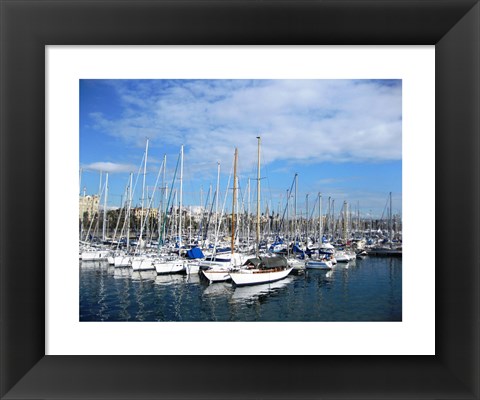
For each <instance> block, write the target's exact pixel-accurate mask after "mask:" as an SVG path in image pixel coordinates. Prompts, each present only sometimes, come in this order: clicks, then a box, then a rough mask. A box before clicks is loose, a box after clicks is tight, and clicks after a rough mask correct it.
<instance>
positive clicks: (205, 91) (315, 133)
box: [91, 80, 402, 169]
mask: <svg viewBox="0 0 480 400" xmlns="http://www.w3.org/2000/svg"><path fill="white" fill-rule="evenodd" d="M112 85H113V87H114V88H115V89H116V92H117V94H118V97H119V100H120V101H121V104H122V106H123V110H122V116H121V118H118V119H117V118H115V119H114V118H112V117H109V116H106V115H103V114H100V113H95V114H91V118H92V119H93V122H94V124H95V127H96V128H97V129H98V130H100V131H103V132H104V133H107V134H109V135H111V136H114V137H117V138H119V139H121V140H123V141H124V142H125V144H127V145H130V146H131V145H134V146H137V147H143V146H144V143H145V137H149V138H150V139H151V140H152V142H155V143H156V144H157V145H158V146H160V147H161V146H162V145H174V146H180V145H181V144H185V145H186V148H185V150H186V158H187V157H188V158H189V159H190V160H191V161H194V162H197V163H198V164H199V165H208V164H211V165H213V167H212V168H213V169H214V168H215V163H216V161H217V160H218V161H221V162H222V164H229V163H231V159H232V158H233V151H234V150H233V149H234V147H238V148H239V153H240V158H241V163H242V164H243V165H244V166H247V167H249V166H251V165H254V163H255V159H256V146H257V141H256V139H255V137H256V136H258V135H261V137H262V143H263V146H262V158H263V161H264V162H266V163H269V162H272V161H286V162H312V161H316V162H321V161H336V162H344V161H367V162H369V161H383V160H400V159H401V156H402V154H401V142H402V98H401V85H382V84H379V83H378V82H374V81H347V80H315V81H311V80H274V81H265V80H259V81H244V80H233V81H208V80H200V81H186V80H185V81H174V82H173V81H130V82H129V81H113V82H112Z"/></svg>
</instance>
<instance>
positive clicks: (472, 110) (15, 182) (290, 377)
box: [0, 0, 480, 399]
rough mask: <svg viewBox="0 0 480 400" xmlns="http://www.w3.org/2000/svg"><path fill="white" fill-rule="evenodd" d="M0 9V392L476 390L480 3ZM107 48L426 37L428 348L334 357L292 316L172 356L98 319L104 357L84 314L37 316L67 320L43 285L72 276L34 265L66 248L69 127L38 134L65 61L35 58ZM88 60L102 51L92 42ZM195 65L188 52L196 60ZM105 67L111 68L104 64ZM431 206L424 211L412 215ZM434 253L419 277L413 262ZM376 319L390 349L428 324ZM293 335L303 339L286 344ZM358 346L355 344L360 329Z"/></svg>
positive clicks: (288, 394) (400, 393) (361, 393)
mask: <svg viewBox="0 0 480 400" xmlns="http://www.w3.org/2000/svg"><path fill="white" fill-rule="evenodd" d="M1 10H2V13H1V14H2V21H1V24H2V31H1V57H0V59H1V70H2V74H1V80H2V82H1V87H2V89H1V105H2V106H1V110H0V111H1V118H0V120H1V137H0V140H1V146H0V149H1V150H0V151H1V163H2V164H1V169H0V171H1V182H0V183H1V207H0V211H1V219H0V221H1V222H0V223H1V242H0V246H1V247H0V250H1V251H0V254H1V277H2V279H1V285H2V286H1V318H2V324H1V338H2V340H1V351H0V354H1V387H0V390H1V396H2V398H5V399H18V398H92V399H93V398H99V397H102V398H192V399H194V398H260V397H261V398H365V397H368V398H370V397H371V398H465V399H470V398H471V399H474V398H479V396H480V392H479V386H478V376H479V375H480V374H479V368H478V367H479V365H478V359H479V348H478V337H479V331H478V329H479V315H480V314H479V311H480V310H479V297H478V289H479V288H478V282H479V271H478V261H479V259H478V258H479V257H478V256H479V253H478V250H477V246H476V243H477V241H478V239H479V237H478V236H479V232H478V231H479V189H478V188H479V179H480V177H479V162H478V153H479V150H480V146H479V144H480V143H479V137H480V136H479V133H480V132H479V128H480V123H479V111H478V110H479V97H480V96H479V94H480V82H479V74H478V71H479V70H480V65H479V59H480V57H479V53H480V47H479V45H480V43H479V36H480V35H479V27H480V5H479V4H478V1H474V0H470V1H443V2H425V1H393V2H389V1H380V2H375V3H372V2H364V1H362V0H359V1H355V2H300V3H298V4H296V3H295V4H294V3H292V4H288V3H285V2H267V3H250V2H246V3H245V2H237V1H232V2H228V3H222V2H198V3H195V2H185V3H180V4H176V3H168V2H167V3H166V2H162V1H140V2H133V1H126V2H115V1H99V2H95V3H91V2H87V3H85V2H81V1H75V0H73V1H65V2H49V1H41V0H40V1H36V2H11V1H2V2H1ZM346 26H348V29H345V27H346ZM115 45H121V46H132V48H131V50H132V51H137V50H138V49H140V50H144V51H148V50H149V48H148V46H152V51H153V49H154V47H155V46H163V47H164V48H165V47H166V48H170V49H171V48H174V47H175V46H187V47H189V48H193V49H194V51H201V50H202V46H203V47H205V46H211V47H213V48H215V47H216V48H223V49H229V48H232V49H233V50H234V49H235V48H236V49H238V48H240V47H241V46H252V47H254V48H255V49H258V51H261V50H262V49H263V50H264V53H265V54H267V53H268V51H269V50H268V49H269V48H271V47H272V46H277V47H278V49H280V48H281V46H291V47H292V48H296V49H303V50H304V51H305V53H309V49H314V48H315V46H339V45H343V46H345V47H344V50H345V52H347V51H348V50H351V47H352V46H355V45H362V46H365V45H377V46H399V47H398V48H400V49H401V48H402V45H409V46H411V45H414V46H420V47H421V46H434V50H435V88H434V90H435V138H434V140H433V141H430V142H428V141H426V142H425V141H422V138H425V135H427V133H426V131H425V132H422V131H421V130H420V131H418V132H416V133H415V135H417V137H418V139H417V140H413V141H411V142H410V141H409V147H410V148H411V147H414V151H415V152H416V153H418V154H427V153H429V152H430V153H431V152H432V149H433V148H434V150H435V157H434V160H432V159H431V158H427V157H425V159H424V160H425V161H424V165H423V166H422V165H421V164H419V165H418V166H416V168H417V171H418V172H417V173H418V174H419V175H421V174H422V172H424V171H422V170H429V169H430V170H431V169H433V168H434V170H435V179H434V182H431V181H430V182H425V183H424V186H425V187H426V186H428V185H430V187H433V186H434V187H435V199H432V198H428V197H426V196H424V195H423V192H422V187H421V186H420V187H419V191H418V193H417V197H418V198H415V204H416V206H415V207H416V208H418V209H420V210H425V211H424V212H423V214H422V213H420V216H419V217H418V218H417V221H416V224H417V225H416V229H415V231H416V235H415V238H416V241H417V242H421V241H423V239H424V243H430V245H429V246H428V247H427V248H425V249H424V250H425V253H427V254H428V253H431V254H432V257H431V260H432V261H431V263H430V264H429V263H428V261H427V262H422V263H415V262H413V263H411V264H412V265H409V268H410V271H418V277H422V278H421V280H420V279H419V280H420V281H422V282H424V285H425V287H426V286H428V284H432V283H433V282H434V283H435V299H434V301H435V315H434V318H435V338H434V346H433V345H432V344H431V343H430V348H433V347H434V350H435V351H434V354H433V353H431V352H429V353H428V355H404V356H393V355H382V356H379V355H374V354H375V353H369V352H368V351H365V352H363V353H362V352H361V351H359V352H355V351H351V350H348V351H345V352H344V353H341V352H336V353H332V354H344V355H343V356H341V357H340V356H334V355H318V353H315V352H314V351H312V355H310V354H309V353H308V348H309V344H310V346H311V348H315V345H316V343H318V342H319V341H322V346H323V347H324V348H327V347H328V336H327V339H325V338H324V337H318V336H320V335H316V336H312V335H306V334H305V332H302V331H299V330H295V328H293V329H292V331H290V330H289V331H288V332H281V331H280V329H276V328H272V331H271V332H269V333H270V334H271V335H272V336H273V335H275V336H276V335H278V336H282V334H283V336H284V339H285V340H284V341H285V342H286V346H288V347H289V349H290V350H289V351H288V352H278V353H273V352H267V351H265V352H264V353H262V352H261V351H260V352H258V354H267V353H268V354H279V355H268V356H267V355H255V356H253V355H251V354H253V353H251V352H248V351H243V350H242V352H240V353H234V352H228V351H226V352H225V353H224V354H225V355H222V356H220V355H215V356H213V355H208V354H209V353H208V352H207V351H203V352H202V351H200V352H198V353H194V352H193V351H192V348H193V347H194V346H198V347H201V346H203V345H204V344H205V339H206V338H205V336H204V334H202V333H201V332H200V331H199V330H198V331H197V332H195V327H194V326H193V327H192V328H191V330H190V333H189V338H190V337H191V339H192V342H193V343H194V346H190V347H188V346H187V348H188V350H187V351H184V352H182V351H180V350H179V351H176V350H175V349H174V351H172V352H171V353H165V352H163V353H156V352H155V351H153V350H152V352H151V353H149V352H148V350H147V351H144V352H140V351H139V352H137V353H136V352H135V350H133V351H125V349H126V348H127V346H128V347H129V348H133V349H135V344H136V343H138V348H140V344H142V345H145V344H146V345H147V348H148V345H149V344H150V343H151V346H152V348H153V347H155V346H156V343H157V341H158V342H162V340H163V341H167V342H168V345H167V346H165V347H171V348H175V346H178V347H179V348H181V347H182V346H183V347H185V346H186V345H185V341H184V339H185V338H182V337H179V336H178V337H175V335H173V336H169V337H168V338H167V336H166V335H165V331H164V332H163V335H164V336H163V337H162V331H161V330H159V331H157V332H155V336H154V337H148V340H144V338H143V337H141V333H139V332H134V334H133V335H128V334H127V335H126V336H125V337H123V338H122V341H120V342H119V343H115V338H116V337H115V335H117V336H119V337H121V335H124V334H125V332H124V331H123V330H124V329H126V328H124V327H123V325H121V324H122V322H109V323H107V324H108V326H109V329H111V332H110V336H109V335H107V336H102V335H100V334H99V335H97V337H96V340H97V343H96V345H97V346H98V347H100V348H102V347H103V349H107V348H112V347H115V346H116V348H117V349H118V352H115V351H108V352H107V351H106V352H105V353H103V354H109V355H100V354H102V353H101V352H97V351H95V350H94V347H93V346H91V347H90V351H89V343H92V341H91V337H88V335H91V333H88V335H87V331H86V328H84V327H86V326H88V324H90V328H92V327H93V328H94V325H92V324H95V323H96V322H83V325H82V332H84V333H85V335H84V336H83V338H82V336H81V334H80V336H73V335H70V334H69V333H67V332H63V333H61V334H60V335H59V331H57V330H56V328H55V327H54V326H52V325H50V324H49V321H50V320H51V318H52V316H53V314H54V313H58V310H60V311H62V310H64V312H65V314H64V318H65V319H66V320H68V319H69V318H70V314H69V312H70V311H69V309H68V308H67V307H66V305H67V303H68V301H67V300H65V301H64V302H63V301H62V299H58V298H57V297H55V295H54V293H55V291H56V290H57V289H58V286H62V285H65V287H66V288H68V283H67V282H62V281H61V280H60V282H58V281H52V280H51V279H50V278H51V276H46V273H47V272H48V274H51V273H52V271H54V270H53V269H52V268H51V262H52V261H51V260H52V252H56V251H58V252H59V253H61V252H62V251H63V250H62V246H63V245H62V240H61V238H62V236H64V235H65V231H64V230H63V229H62V228H61V227H60V228H58V227H57V226H56V225H54V224H52V223H51V222H50V221H52V219H51V217H52V214H55V215H57V214H59V215H63V214H64V213H65V214H67V215H69V214H68V213H69V211H68V207H67V206H66V207H63V206H62V200H63V201H66V200H65V199H68V196H67V195H64V194H63V193H62V190H65V191H67V188H68V187H70V186H71V182H69V180H68V176H67V177H66V179H65V180H55V181H52V180H51V179H48V178H47V177H48V176H50V175H49V173H50V172H51V169H52V166H55V168H57V167H58V165H56V164H55V163H54V162H53V160H56V159H57V157H58V156H59V155H60V156H61V155H62V154H70V153H68V152H69V146H70V144H69V142H68V140H70V139H71V138H72V137H75V135H76V133H75V132H73V131H72V132H70V131H68V130H66V131H64V132H63V133H62V134H63V135H64V136H59V137H57V138H56V139H55V140H56V141H60V143H61V144H60V146H57V147H54V148H52V147H50V145H49V143H48V140H47V142H46V127H47V129H48V130H49V131H50V130H51V129H53V128H52V124H53V125H54V124H55V123H56V120H57V117H56V116H55V115H51V114H50V113H48V112H46V104H47V100H46V99H47V98H48V96H49V90H51V88H50V86H49V84H50V83H51V81H52V80H53V79H54V78H55V77H58V76H61V75H63V74H65V75H67V74H68V73H69V72H68V70H69V68H65V69H64V70H61V69H60V70H56V72H55V74H53V75H51V74H50V72H49V71H51V67H52V65H48V64H47V65H46V64H45V63H46V62H47V63H48V62H49V60H53V58H52V57H51V54H52V53H49V47H50V48H52V47H59V46H64V47H65V49H67V48H68V47H71V48H73V49H75V48H77V49H82V48H84V49H86V47H85V46H115ZM137 46H140V47H137ZM255 46H256V47H255ZM262 46H263V47H262ZM98 48H99V49H100V47H98ZM135 49H137V50H135ZM195 49H196V50H195ZM106 51H107V50H106V48H105V52H106ZM312 51H313V50H312ZM137 54H139V53H137ZM164 54H165V53H164ZM298 54H300V53H298ZM72 55H73V53H72ZM163 57H165V56H164V55H163ZM72 58H73V56H72ZM250 58H251V57H250ZM261 60H262V57H261V56H260V55H259V57H258V60H257V62H258V63H259V64H262V62H261ZM298 60H301V58H299V59H298ZM420 60H423V59H422V58H421V57H420V56H419V57H418V58H417V59H416V62H418V63H419V64H421V61H420ZM96 61H97V62H98V64H102V63H101V56H100V53H99V57H98V58H97V60H96ZM137 61H138V63H141V62H142V61H143V59H142V58H141V57H139V58H138V59H137ZM371 61H372V62H373V58H372V60H371ZM89 62H90V63H91V62H95V60H93V61H92V60H91V59H90V61H89ZM399 62H400V61H399ZM165 63H166V61H165ZM193 63H194V62H191V64H193ZM254 63H255V60H253V61H252V64H254ZM266 63H267V62H266V61H265V62H263V64H262V65H265V64H266ZM200 64H201V62H200V58H199V59H198V61H197V67H198V68H200ZM247 65H248V64H247ZM109 68H110V71H109V73H110V74H111V76H112V77H113V76H114V74H115V67H112V66H110V67H109ZM371 68H374V65H372V67H371ZM119 69H120V67H119ZM272 74H273V72H272ZM109 76H110V75H109ZM88 78H91V77H88ZM425 80H426V81H429V79H428V77H427V78H426V79H425ZM432 81H433V80H432ZM50 95H51V92H50ZM404 106H405V104H404ZM407 106H408V105H407ZM430 106H431V104H430ZM428 110H429V104H428V102H427V101H425V102H424V104H416V105H415V108H414V109H413V111H412V113H413V114H422V113H427V112H428ZM47 111H48V110H47ZM63 117H64V116H63ZM68 118H70V119H72V120H73V119H76V118H78V115H68ZM64 140H65V141H64ZM70 147H71V146H70ZM66 162H68V160H67V161H66ZM77 165H78V164H77ZM67 169H68V168H67V167H65V170H67ZM76 178H77V177H75V179H76ZM432 179H433V177H432ZM72 181H73V178H72ZM75 182H76V181H75ZM46 184H47V185H55V186H56V187H57V188H59V189H60V190H59V191H57V192H56V193H59V194H56V195H55V197H54V198H53V197H52V194H51V193H52V192H51V191H50V190H49V189H50V188H49V187H46ZM75 186H77V185H76V183H75ZM77 190H78V187H77ZM64 196H65V197H64ZM52 205H55V207H52ZM433 211H434V213H435V220H434V221H432V220H428V219H423V218H422V215H432V214H433ZM47 238H48V239H47ZM432 243H434V244H432ZM433 265H434V268H432V272H431V274H430V276H428V275H427V276H426V277H425V275H424V274H425V270H428V271H429V269H428V268H429V267H431V266H433ZM75 268H76V266H75ZM429 278H430V279H429ZM52 282H55V283H54V284H52ZM52 285H54V286H55V287H52ZM416 301H417V302H418V303H417V307H418V308H421V307H422V306H425V304H427V303H428V304H429V302H432V301H433V299H432V296H431V295H426V296H424V298H418V299H417V300H416ZM52 305H54V306H55V308H51V307H50V306H52ZM64 306H65V308H63V307H64ZM54 309H55V310H56V311H53V310H54ZM49 310H50V311H49ZM60 315H61V312H60ZM431 317H433V316H431ZM157 325H158V324H157ZM272 326H273V325H272ZM420 326H421V325H420ZM377 328H378V329H377V330H376V331H375V330H374V331H372V332H369V336H370V339H372V337H373V338H376V337H377V338H378V340H377V341H380V340H382V341H387V342H388V341H389V340H390V342H394V343H391V344H392V346H397V347H402V348H408V346H411V347H412V348H413V347H415V345H416V344H418V343H419V342H420V337H421V335H422V333H424V332H421V330H422V329H420V330H419V331H418V332H414V333H418V334H417V335H410V333H409V335H403V336H398V337H397V336H393V335H392V336H389V335H388V334H386V333H385V332H384V331H382V329H381V327H380V325H378V327H377ZM83 329H85V330H83ZM340 329H341V327H340ZM350 329H351V328H350V327H348V332H351V333H350V334H351V337H350V340H351V342H354V343H357V345H356V346H361V345H362V340H363V338H361V337H360V336H357V337H355V336H354V335H355V334H356V333H355V331H354V330H350ZM346 330H347V328H345V330H344V332H342V334H344V335H345V342H344V344H345V347H347V346H349V345H351V343H348V342H347V340H349V338H348V335H347V334H346V333H347V332H346ZM277 331H279V332H277ZM98 332H99V331H98ZM317 333H318V332H317ZM93 334H94V330H93ZM60 336H62V337H61V341H62V342H65V343H67V344H68V345H69V346H71V347H70V348H71V349H75V348H77V349H82V351H78V352H76V351H75V350H72V351H71V352H70V353H68V352H67V351H65V352H53V354H57V355H50V354H48V351H46V349H47V347H48V346H50V345H51V344H52V343H53V345H57V344H58V343H59V337H60ZM231 336H232V337H228V340H225V341H226V342H228V344H229V345H231V346H233V345H235V343H239V342H240V341H242V342H247V343H253V338H252V337H249V336H251V334H250V333H249V335H238V336H237V337H236V336H235V335H234V334H232V335H231ZM245 336H247V337H245ZM258 336H259V337H256V338H255V341H256V343H257V346H258V343H260V348H261V346H262V343H263V346H264V348H268V346H269V342H270V341H273V342H275V341H274V340H273V337H272V336H269V337H262V334H261V333H260V334H259V335H258ZM263 336H268V335H263ZM416 338H417V342H415V340H416ZM52 339H53V340H52ZM82 339H83V341H84V342H82ZM175 339H177V340H175ZM432 340H433V339H432ZM142 341H143V342H145V343H141V342H142ZM300 342H301V343H302V346H303V347H302V349H303V350H302V351H301V352H300V351H298V352H296V351H295V346H298V348H300ZM112 343H115V346H112ZM363 343H364V345H365V346H367V341H366V339H365V340H364V341H363ZM47 345H48V346H47ZM317 346H318V345H317ZM332 346H333V340H332ZM114 350H116V349H114ZM354 350H355V349H354ZM426 353H427V352H426ZM426 353H425V354H426ZM59 354H62V355H59ZM72 354H83V355H72ZM114 354H120V355H114ZM126 354H130V355H128V356H127V355H126ZM138 354H141V355H138ZM149 354H152V355H149ZM178 354H183V355H181V356H179V355H178ZM193 354H202V355H193ZM210 354H211V353H210ZM233 354H236V355H233ZM241 354H246V355H241ZM285 354H289V355H288V356H286V355H285ZM323 354H329V353H328V352H324V353H323ZM353 354H363V355H353ZM365 354H372V355H369V356H366V355H365ZM392 354H393V353H392ZM404 354H407V353H404ZM415 354H420V353H415ZM267 377H268V378H269V379H268V378H267ZM212 378H213V379H212Z"/></svg>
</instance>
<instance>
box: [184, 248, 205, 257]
mask: <svg viewBox="0 0 480 400" xmlns="http://www.w3.org/2000/svg"><path fill="white" fill-rule="evenodd" d="M187 256H188V258H203V257H205V256H204V255H203V253H202V249H201V248H200V247H193V248H191V249H190V250H188V251H187Z"/></svg>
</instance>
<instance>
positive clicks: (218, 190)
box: [215, 161, 220, 234]
mask: <svg viewBox="0 0 480 400" xmlns="http://www.w3.org/2000/svg"><path fill="white" fill-rule="evenodd" d="M219 195H220V162H218V161H217V190H216V192H215V234H216V233H217V229H218V222H219V218H218V196H219Z"/></svg>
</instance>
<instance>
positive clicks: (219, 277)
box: [202, 269, 230, 283]
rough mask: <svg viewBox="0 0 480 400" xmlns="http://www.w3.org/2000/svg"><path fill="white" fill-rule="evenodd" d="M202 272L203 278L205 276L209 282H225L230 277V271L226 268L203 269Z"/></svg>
mask: <svg viewBox="0 0 480 400" xmlns="http://www.w3.org/2000/svg"><path fill="white" fill-rule="evenodd" d="M202 272H203V275H204V276H205V278H207V279H208V280H209V282H210V283H213V282H225V281H228V280H229V279H230V271H229V270H227V269H217V270H215V269H211V270H203V271H202Z"/></svg>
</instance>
